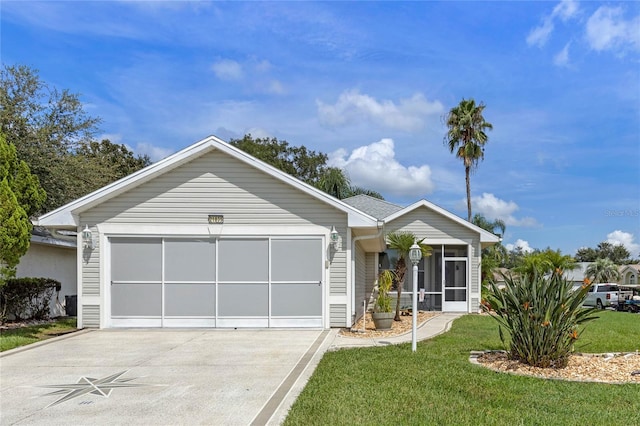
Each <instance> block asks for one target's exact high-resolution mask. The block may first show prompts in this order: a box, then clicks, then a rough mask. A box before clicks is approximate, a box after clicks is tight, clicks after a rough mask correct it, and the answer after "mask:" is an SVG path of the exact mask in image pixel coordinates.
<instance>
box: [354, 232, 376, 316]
mask: <svg viewBox="0 0 640 426" xmlns="http://www.w3.org/2000/svg"><path fill="white" fill-rule="evenodd" d="M377 227H378V233H377V234H375V235H360V236H359V237H353V239H352V240H351V288H352V290H351V326H353V323H354V321H355V314H356V243H357V242H358V241H361V240H370V239H373V238H380V236H381V235H382V233H383V232H384V221H382V220H378V222H377Z"/></svg>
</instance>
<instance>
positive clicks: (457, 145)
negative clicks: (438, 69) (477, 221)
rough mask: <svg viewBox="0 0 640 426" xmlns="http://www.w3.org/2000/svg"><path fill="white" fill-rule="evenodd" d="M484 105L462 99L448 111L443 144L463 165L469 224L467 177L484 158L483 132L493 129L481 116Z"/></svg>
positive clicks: (484, 141) (468, 183)
mask: <svg viewBox="0 0 640 426" xmlns="http://www.w3.org/2000/svg"><path fill="white" fill-rule="evenodd" d="M484 108H485V104H484V103H482V102H480V104H479V105H476V101H474V100H473V99H462V101H460V104H459V105H458V106H457V107H454V108H452V109H451V111H449V114H447V116H446V124H447V127H448V128H449V130H448V131H447V135H446V136H445V138H444V143H445V145H447V146H448V147H449V151H451V153H454V152H455V155H456V157H458V158H460V159H461V160H462V162H463V163H464V170H465V177H466V183H467V213H468V217H467V220H468V221H469V222H471V184H470V180H469V176H470V174H471V171H472V169H474V168H475V167H477V165H478V161H479V160H482V159H483V158H484V145H485V144H486V143H487V139H488V137H487V134H486V133H485V130H487V129H489V130H491V129H493V125H492V124H491V123H488V122H487V121H485V119H484V117H483V116H482V111H484Z"/></svg>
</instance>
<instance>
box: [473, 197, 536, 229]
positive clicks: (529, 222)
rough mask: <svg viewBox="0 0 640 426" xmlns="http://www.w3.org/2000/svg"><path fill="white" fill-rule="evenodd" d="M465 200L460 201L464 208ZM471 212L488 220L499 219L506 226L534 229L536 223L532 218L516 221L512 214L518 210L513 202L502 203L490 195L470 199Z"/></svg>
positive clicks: (502, 201)
mask: <svg viewBox="0 0 640 426" xmlns="http://www.w3.org/2000/svg"><path fill="white" fill-rule="evenodd" d="M466 202H467V201H466V199H465V200H462V201H461V205H462V204H463V203H464V205H465V206H466ZM471 207H472V209H473V211H475V212H477V213H481V214H482V215H483V216H484V217H486V218H487V219H489V220H495V219H501V220H503V221H504V223H505V224H506V225H507V226H524V227H535V226H538V222H537V221H536V220H535V219H534V218H532V217H523V218H521V219H517V218H516V217H514V215H513V214H514V213H515V212H516V211H517V210H518V209H519V207H518V205H517V204H516V203H515V202H513V201H504V200H501V199H500V198H498V197H496V196H495V195H493V194H490V193H486V192H485V193H483V194H482V195H481V196H479V197H477V196H476V197H471Z"/></svg>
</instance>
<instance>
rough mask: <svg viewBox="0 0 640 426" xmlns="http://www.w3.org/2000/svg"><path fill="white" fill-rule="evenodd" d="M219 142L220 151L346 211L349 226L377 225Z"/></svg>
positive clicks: (237, 149) (255, 159)
mask: <svg viewBox="0 0 640 426" xmlns="http://www.w3.org/2000/svg"><path fill="white" fill-rule="evenodd" d="M220 142H221V143H220V145H219V146H217V148H218V149H220V151H222V152H225V153H227V154H229V155H231V156H233V157H235V158H237V159H238V160H240V161H243V162H245V163H248V164H250V165H252V166H253V167H255V168H256V169H258V170H260V171H262V172H264V173H267V174H268V175H270V176H272V177H274V178H276V179H278V180H280V181H283V182H285V183H287V184H289V185H291V186H293V187H295V188H297V189H298V190H300V191H302V192H304V193H307V194H309V195H311V196H312V197H314V198H316V199H319V200H320V201H323V202H325V203H327V204H329V205H331V206H333V207H335V208H337V209H338V210H341V211H343V212H344V213H347V217H348V219H347V222H348V226H349V227H370V226H376V225H377V219H376V218H374V217H373V216H370V215H368V214H366V213H364V212H361V211H360V210H358V209H356V208H355V207H352V206H350V205H348V204H346V203H344V202H342V201H341V200H338V199H337V198H334V197H332V196H331V195H329V194H327V193H326V192H324V191H321V190H319V189H317V188H315V187H313V186H311V185H309V184H308V183H305V182H302V181H301V180H299V179H296V178H294V177H293V176H291V175H289V174H287V173H284V172H282V171H281V170H280V169H277V168H275V167H273V166H272V165H270V164H267V163H265V162H264V161H261V160H258V159H257V158H255V157H253V156H251V155H249V154H247V153H246V152H244V151H242V150H241V149H239V148H236V147H234V146H233V145H230V144H228V143H226V142H222V141H220Z"/></svg>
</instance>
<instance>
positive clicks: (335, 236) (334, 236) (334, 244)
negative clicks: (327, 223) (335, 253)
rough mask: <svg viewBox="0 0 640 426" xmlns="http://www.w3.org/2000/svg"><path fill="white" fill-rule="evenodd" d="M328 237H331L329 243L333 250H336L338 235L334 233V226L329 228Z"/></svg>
mask: <svg viewBox="0 0 640 426" xmlns="http://www.w3.org/2000/svg"><path fill="white" fill-rule="evenodd" d="M329 236H330V237H331V243H332V244H333V248H334V249H337V248H338V243H340V234H338V231H336V227H335V226H331V233H330V234H329Z"/></svg>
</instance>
